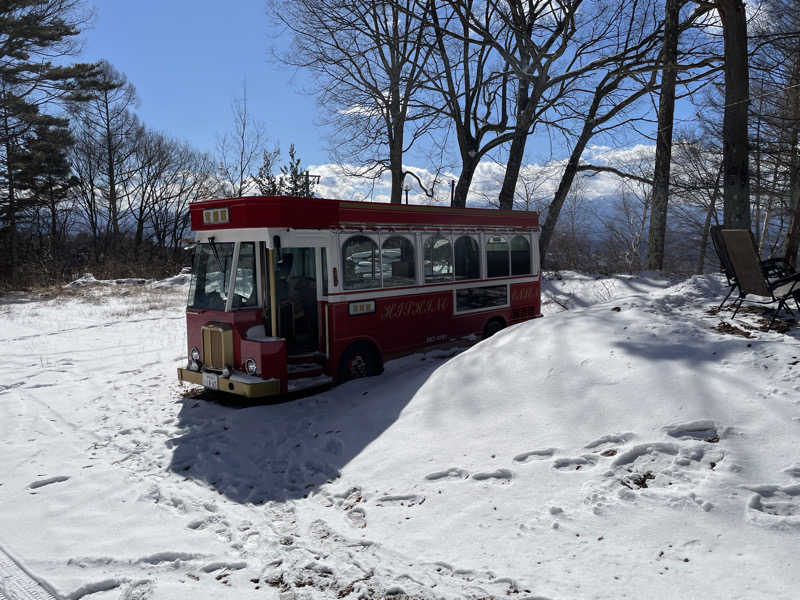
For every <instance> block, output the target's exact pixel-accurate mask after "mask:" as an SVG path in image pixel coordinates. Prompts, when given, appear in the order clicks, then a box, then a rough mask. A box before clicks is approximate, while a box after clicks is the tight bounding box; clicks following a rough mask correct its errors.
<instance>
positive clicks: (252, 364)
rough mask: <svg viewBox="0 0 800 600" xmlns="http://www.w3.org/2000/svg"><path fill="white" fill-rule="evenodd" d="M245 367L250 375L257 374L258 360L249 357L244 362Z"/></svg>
mask: <svg viewBox="0 0 800 600" xmlns="http://www.w3.org/2000/svg"><path fill="white" fill-rule="evenodd" d="M244 368H245V370H246V371H247V374H248V375H255V374H256V369H257V366H256V361H255V360H253V359H252V358H248V359H247V361H246V362H245V363H244Z"/></svg>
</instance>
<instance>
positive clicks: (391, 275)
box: [381, 235, 417, 287]
mask: <svg viewBox="0 0 800 600" xmlns="http://www.w3.org/2000/svg"><path fill="white" fill-rule="evenodd" d="M414 264H415V260H414V244H412V243H411V242H410V241H409V240H408V239H406V238H404V237H402V236H399V235H397V236H393V237H390V238H388V239H387V240H386V241H385V242H383V248H382V249H381V266H382V268H383V287H397V286H399V285H414V284H415V283H416V282H417V278H416V276H415V274H414Z"/></svg>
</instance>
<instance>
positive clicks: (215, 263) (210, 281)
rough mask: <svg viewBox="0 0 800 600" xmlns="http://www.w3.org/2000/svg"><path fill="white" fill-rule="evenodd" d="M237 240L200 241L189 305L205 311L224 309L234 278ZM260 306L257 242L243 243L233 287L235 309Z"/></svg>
mask: <svg viewBox="0 0 800 600" xmlns="http://www.w3.org/2000/svg"><path fill="white" fill-rule="evenodd" d="M233 254H234V243H233V242H220V243H216V244H199V245H198V246H197V250H196V251H195V255H194V266H193V267H192V283H191V285H190V286H189V306H190V307H191V308H202V309H206V310H225V305H226V303H227V301H228V295H229V294H228V285H229V282H230V278H231V268H232V266H233V265H232V263H233ZM255 306H258V294H257V288H256V261H255V244H254V243H253V242H243V243H242V244H241V247H240V249H239V264H238V266H237V268H236V280H235V282H234V289H233V302H232V308H233V309H237V308H250V307H255Z"/></svg>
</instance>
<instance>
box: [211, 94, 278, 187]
mask: <svg viewBox="0 0 800 600" xmlns="http://www.w3.org/2000/svg"><path fill="white" fill-rule="evenodd" d="M231 111H232V113H233V129H232V130H231V131H229V132H226V133H224V134H222V135H220V136H218V137H217V161H218V171H219V175H220V179H221V181H220V183H221V184H222V186H223V188H224V190H225V191H224V193H225V194H228V195H230V196H237V197H238V196H245V195H247V194H249V193H250V191H251V189H253V187H254V186H253V176H254V175H255V172H256V171H257V169H258V160H259V159H260V158H261V155H262V153H263V152H264V146H265V144H266V141H267V134H266V131H265V129H264V124H263V123H261V122H260V121H257V120H255V119H253V117H252V116H251V115H250V111H249V108H248V106H247V86H246V85H245V84H243V85H242V95H241V97H239V98H235V99H234V100H233V102H232V103H231Z"/></svg>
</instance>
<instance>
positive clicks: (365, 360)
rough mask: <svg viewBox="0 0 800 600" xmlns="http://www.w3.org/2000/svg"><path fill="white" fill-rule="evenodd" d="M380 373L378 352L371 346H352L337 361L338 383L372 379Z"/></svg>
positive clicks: (362, 344) (364, 344) (361, 344)
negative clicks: (364, 378) (366, 378)
mask: <svg viewBox="0 0 800 600" xmlns="http://www.w3.org/2000/svg"><path fill="white" fill-rule="evenodd" d="M380 372H381V361H380V357H379V356H378V352H377V351H376V350H375V348H374V347H373V346H372V345H371V344H367V343H356V344H352V345H351V346H349V347H348V348H347V350H345V351H344V353H343V354H342V356H341V358H340V359H339V381H340V382H342V381H350V380H351V379H360V378H361V377H372V376H373V375H378V374H379V373H380Z"/></svg>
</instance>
